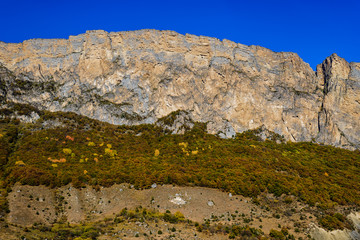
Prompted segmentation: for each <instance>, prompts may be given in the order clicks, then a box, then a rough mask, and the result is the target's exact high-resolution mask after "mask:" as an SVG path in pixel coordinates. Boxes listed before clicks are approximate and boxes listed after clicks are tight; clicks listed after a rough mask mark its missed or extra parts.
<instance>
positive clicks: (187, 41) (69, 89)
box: [0, 30, 360, 149]
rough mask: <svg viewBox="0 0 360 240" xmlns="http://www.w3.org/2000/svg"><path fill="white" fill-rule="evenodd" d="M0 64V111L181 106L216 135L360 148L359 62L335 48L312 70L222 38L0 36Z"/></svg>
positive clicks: (130, 121) (111, 111) (148, 33)
mask: <svg viewBox="0 0 360 240" xmlns="http://www.w3.org/2000/svg"><path fill="white" fill-rule="evenodd" d="M0 63H1V70H0V71H1V73H0V74H1V79H0V81H1V83H0V86H1V90H0V93H1V95H0V96H1V97H0V100H1V107H2V108H6V106H7V103H9V102H15V103H26V104H29V105H31V106H34V107H36V108H38V109H41V110H50V111H67V112H75V113H79V114H81V115H84V116H87V117H90V118H93V119H97V120H101V121H105V122H109V123H112V124H127V125H134V124H141V123H154V122H156V120H158V119H159V118H162V117H164V116H166V115H168V114H170V113H171V112H174V111H177V110H183V111H184V112H186V113H187V115H188V117H189V118H191V119H192V120H194V121H200V122H204V123H207V131H208V132H209V133H212V134H219V135H220V136H222V137H232V136H234V135H235V133H236V132H243V131H245V130H249V129H256V128H260V127H261V128H262V129H266V130H269V131H273V132H275V133H278V134H280V135H283V136H284V137H285V139H286V140H291V141H296V142H299V141H316V142H318V143H323V144H330V145H334V146H339V147H344V148H349V149H359V148H360V124H359V123H360V121H359V120H360V115H359V113H360V63H348V62H346V61H345V60H344V59H342V58H340V57H339V56H337V55H336V54H333V55H331V56H330V57H328V58H326V59H325V60H324V62H323V63H321V64H319V65H318V66H317V71H316V72H314V71H313V70H312V69H311V67H310V66H309V65H308V64H307V63H305V62H303V61H302V59H301V58H300V57H299V56H298V55H297V54H296V53H288V52H278V53H277V52H273V51H271V50H269V49H266V48H263V47H259V46H246V45H242V44H238V43H235V42H232V41H229V40H223V41H220V40H218V39H216V38H210V37H203V36H194V35H189V34H186V35H181V34H178V33H176V32H173V31H157V30H139V31H130V32H111V33H108V32H105V31H100V30H97V31H87V32H86V33H85V34H81V35H78V36H70V37H69V39H32V40H27V41H24V42H23V43H4V42H0ZM5 75H6V76H5ZM175 132H176V131H175Z"/></svg>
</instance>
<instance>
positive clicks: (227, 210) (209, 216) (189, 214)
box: [7, 184, 315, 237]
mask: <svg viewBox="0 0 360 240" xmlns="http://www.w3.org/2000/svg"><path fill="white" fill-rule="evenodd" d="M8 200H9V207H10V213H9V214H8V218H7V221H8V222H9V223H12V224H17V225H20V226H31V225H33V224H34V223H44V224H52V223H54V222H56V221H60V220H63V221H64V220H65V221H68V222H69V223H81V222H89V221H97V220H101V219H104V218H106V217H113V216H114V215H115V214H118V213H119V212H120V211H121V210H122V209H123V208H128V209H132V208H135V207H139V206H141V207H144V208H148V209H153V210H158V211H160V212H165V211H166V210H169V211H171V212H177V211H180V212H181V213H183V214H184V216H185V217H186V218H187V219H190V220H192V221H195V222H199V223H200V224H201V223H203V222H206V221H208V222H211V223H222V224H233V223H236V224H242V225H249V226H251V227H255V228H261V229H262V230H263V231H264V232H265V233H269V232H270V230H271V229H276V230H280V229H282V228H284V227H285V228H287V229H288V231H289V233H291V234H293V235H294V236H295V237H300V236H301V237H304V236H306V235H307V230H306V229H307V228H308V226H309V224H310V223H312V222H315V217H314V216H313V215H312V214H311V211H310V210H309V209H308V210H307V211H305V206H304V205H302V204H300V203H298V202H293V203H291V204H288V205H284V203H278V205H276V204H277V203H276V202H277V200H276V199H273V197H272V196H271V195H269V196H268V200H269V201H270V202H271V201H272V203H273V204H274V205H272V206H271V207H267V206H266V205H262V204H259V203H256V201H255V203H254V201H253V200H252V199H251V198H247V197H243V196H239V195H232V194H229V193H226V192H221V191H219V190H216V189H210V188H202V187H178V186H171V185H163V186H159V185H158V186H154V188H151V189H146V190H135V189H134V188H133V187H132V186H131V185H129V184H120V185H114V186H112V187H109V188H103V187H100V188H99V189H97V190H95V189H94V188H92V187H86V188H82V189H76V188H74V187H72V186H71V185H68V186H64V187H61V188H58V189H50V188H47V187H44V186H36V187H32V186H22V185H20V184H16V185H15V186H14V187H13V191H12V192H11V193H9V195H8Z"/></svg>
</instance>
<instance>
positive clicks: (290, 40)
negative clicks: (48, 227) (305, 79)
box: [0, 0, 360, 68]
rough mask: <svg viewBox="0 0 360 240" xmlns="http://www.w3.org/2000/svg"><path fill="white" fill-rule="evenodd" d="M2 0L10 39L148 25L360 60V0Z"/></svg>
mask: <svg viewBox="0 0 360 240" xmlns="http://www.w3.org/2000/svg"><path fill="white" fill-rule="evenodd" d="M1 2H2V3H1V8H2V11H1V14H0V22H1V28H0V41H4V42H22V41H23V40H26V39H31V38H68V36H69V35H77V34H81V33H84V32H85V31H86V30H95V29H103V30H106V31H127V30H138V29H144V28H150V29H158V30H174V31H176V32H179V33H182V34H185V33H191V34H196V35H204V36H211V37H216V38H219V39H224V38H226V39H229V40H232V41H235V42H239V43H242V44H247V45H260V46H264V47H267V48H270V49H271V50H273V51H291V52H296V53H298V54H299V55H300V57H301V58H302V59H304V61H305V62H308V63H309V64H310V65H311V67H312V68H315V67H316V65H317V64H319V63H321V62H322V61H323V60H324V59H325V58H326V57H327V56H329V55H331V54H332V53H334V52H335V53H337V54H338V55H339V56H341V57H343V58H345V59H346V60H347V61H349V62H351V61H354V62H360V0H342V1H338V0H337V1H335V0H327V1H323V0H318V1H316V0H312V1H308V0H287V1H285V0H268V1H265V0H258V1H256V0H253V1H251V0H249V1H241V0H239V1H233V0H218V1H212V0H208V1H196V0H193V1H188V0H185V1H171V0H167V1H155V0H154V1H143V0H141V1H136V0H132V1H115V0H97V1H93V0H87V1H83V0H71V1H70V0H58V1H52V0H47V1H36V0H27V1H23V0H18V1H17V0H2V1H1Z"/></svg>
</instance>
